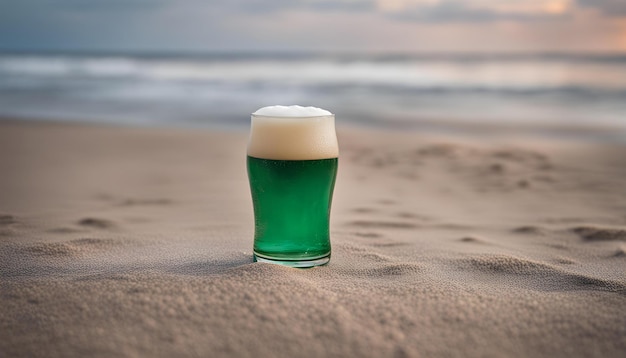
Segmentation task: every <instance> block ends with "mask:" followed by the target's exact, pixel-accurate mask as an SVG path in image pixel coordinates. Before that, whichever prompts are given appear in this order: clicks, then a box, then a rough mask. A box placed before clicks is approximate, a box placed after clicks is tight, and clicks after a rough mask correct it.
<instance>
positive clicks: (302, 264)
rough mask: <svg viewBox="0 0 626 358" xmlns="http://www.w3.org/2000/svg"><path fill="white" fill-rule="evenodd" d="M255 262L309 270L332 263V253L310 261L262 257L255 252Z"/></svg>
mask: <svg viewBox="0 0 626 358" xmlns="http://www.w3.org/2000/svg"><path fill="white" fill-rule="evenodd" d="M254 261H255V262H265V263H269V264H276V265H283V266H289V267H297V268H307V267H315V266H322V265H326V264H327V263H328V262H329V261H330V252H329V253H328V254H327V255H325V256H322V257H316V258H313V259H309V260H285V259H279V258H272V257H267V256H261V255H259V254H257V253H256V252H255V253H254Z"/></svg>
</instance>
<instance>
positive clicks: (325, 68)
mask: <svg viewBox="0 0 626 358" xmlns="http://www.w3.org/2000/svg"><path fill="white" fill-rule="evenodd" d="M271 104H300V105H313V106H317V107H322V108H326V109H328V110H330V111H332V112H333V113H335V114H336V115H337V122H338V123H339V124H341V123H347V124H357V125H365V126H378V127H399V128H416V129H424V128H429V129H433V128H434V129H436V128H438V127H441V128H443V127H446V126H447V125H448V124H450V123H456V124H458V123H460V124H461V125H463V126H465V128H473V127H476V128H484V126H485V125H487V126H520V127H524V128H533V127H537V128H592V129H593V128H609V129H610V130H609V131H608V133H611V134H610V135H612V136H614V137H622V136H623V138H626V55H604V56H599V55H597V56H592V55H545V54H544V55H392V54H388V55H384V54H383V55H357V54H354V55H350V54H312V53H307V54H296V53H216V54H202V55H183V54H180V55H171V54H169V55H156V54H150V55H146V54H143V55H142V54H135V55H133V54H69V53H68V54H63V53H40V54H37V53H19V54H15V53H0V116H2V117H9V118H21V119H24V120H27V119H39V120H42V119H43V120H47V119H50V120H66V121H79V122H97V123H112V124H124V125H133V126H175V127H208V128H218V127H219V128H223V127H226V128H247V126H248V123H249V114H250V113H251V112H253V111H255V110H256V109H257V108H259V107H262V106H266V105H271ZM481 126H482V127H481Z"/></svg>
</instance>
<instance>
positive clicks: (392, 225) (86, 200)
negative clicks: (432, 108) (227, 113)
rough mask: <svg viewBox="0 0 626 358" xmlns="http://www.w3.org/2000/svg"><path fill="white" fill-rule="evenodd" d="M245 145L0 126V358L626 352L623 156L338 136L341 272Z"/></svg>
mask: <svg viewBox="0 0 626 358" xmlns="http://www.w3.org/2000/svg"><path fill="white" fill-rule="evenodd" d="M246 139H247V135H246V134H245V133H216V132H210V131H201V130H196V131H186V130H165V129H131V128H113V127H110V128H109V127H95V126H78V125H60V124H45V123H28V124H25V123H21V122H14V121H4V122H0V173H1V174H0V357H87V356H89V357H296V356H298V357H624V356H626V148H625V147H624V146H620V145H611V144H599V143H575V142H563V141H554V140H552V141H549V140H537V139H535V140H528V139H526V140H523V139H520V138H490V140H486V139H484V138H483V139H480V138H474V139H467V138H462V137H452V136H433V135H430V136H425V135H420V134H417V133H413V134H410V133H404V134H402V133H388V132H382V131H381V132H375V131H366V130H356V129H351V128H340V130H339V143H340V150H341V153H340V168H339V176H338V179H337V185H336V191H335V199H334V206H333V213H332V220H331V234H332V245H333V254H332V259H331V262H330V264H329V265H327V266H325V267H319V268H314V269H307V270H301V269H291V268H286V267H281V266H275V265H270V264H260V263H253V262H252V234H253V216H252V204H251V199H250V193H249V189H248V182H247V177H246V172H245V156H246Z"/></svg>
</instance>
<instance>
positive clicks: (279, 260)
mask: <svg viewBox="0 0 626 358" xmlns="http://www.w3.org/2000/svg"><path fill="white" fill-rule="evenodd" d="M281 107H282V106H281ZM265 108H271V107H265ZM283 108H290V107H283ZM300 108H305V107H300ZM306 108H312V107H306ZM320 111H323V112H322V113H324V114H322V115H313V116H309V115H306V114H307V113H313V114H315V113H318V112H316V111H312V112H311V111H309V112H307V111H304V115H302V113H300V114H299V115H296V114H298V113H295V114H294V113H292V112H290V111H289V110H286V111H282V112H280V111H279V112H276V113H272V111H269V112H268V111H265V112H263V111H261V110H259V111H257V112H255V113H254V114H252V123H251V129H250V138H249V142H248V153H247V167H248V179H249V181H250V190H251V193H252V203H253V208H254V259H255V261H259V262H270V263H276V264H282V265H286V266H291V267H312V266H319V265H324V264H326V263H328V261H329V260H330V251H331V250H330V235H329V219H330V208H331V202H332V196H333V190H334V186H335V178H336V176H337V161H338V160H337V159H338V156H339V150H338V145H337V136H336V134H335V116H334V115H333V114H330V112H327V111H324V110H320ZM301 112H302V111H301ZM257 113H269V114H257ZM325 113H328V114H325Z"/></svg>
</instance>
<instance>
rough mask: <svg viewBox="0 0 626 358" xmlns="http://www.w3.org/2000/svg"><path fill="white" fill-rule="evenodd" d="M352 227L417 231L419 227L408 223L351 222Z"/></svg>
mask: <svg viewBox="0 0 626 358" xmlns="http://www.w3.org/2000/svg"><path fill="white" fill-rule="evenodd" d="M350 225H352V226H358V227H362V228H375V229H416V228H417V227H418V226H417V225H415V224H413V223H408V222H401V221H382V220H355V221H352V222H350Z"/></svg>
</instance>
